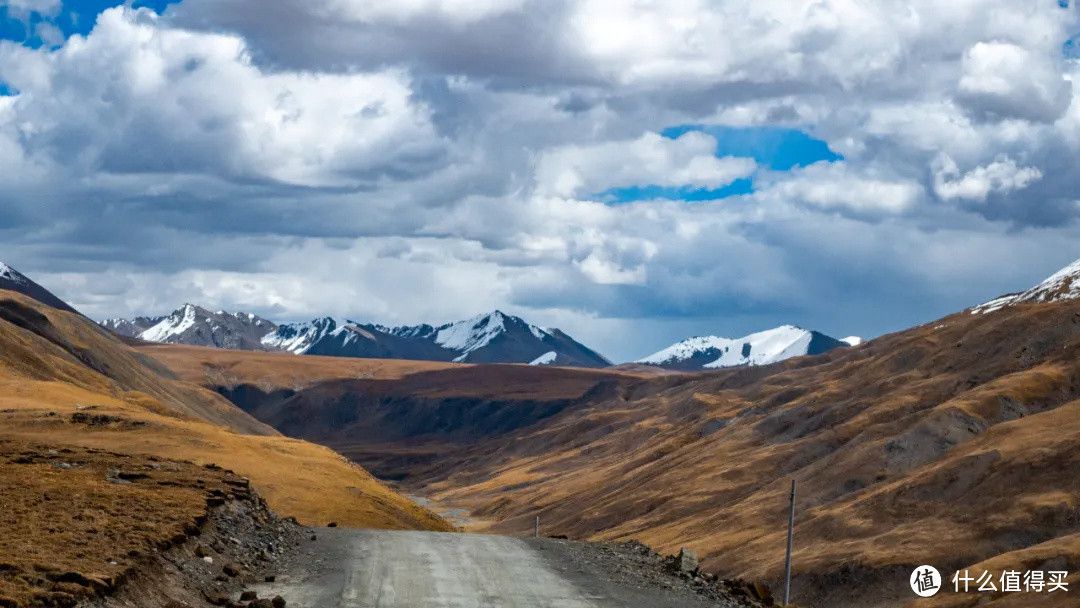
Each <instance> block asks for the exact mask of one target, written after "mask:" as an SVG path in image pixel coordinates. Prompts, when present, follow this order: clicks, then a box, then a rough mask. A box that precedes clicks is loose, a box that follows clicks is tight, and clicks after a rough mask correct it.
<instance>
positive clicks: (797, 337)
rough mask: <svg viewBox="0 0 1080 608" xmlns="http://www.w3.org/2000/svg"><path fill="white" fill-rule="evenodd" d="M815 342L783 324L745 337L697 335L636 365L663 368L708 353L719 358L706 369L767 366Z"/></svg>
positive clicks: (803, 351)
mask: <svg viewBox="0 0 1080 608" xmlns="http://www.w3.org/2000/svg"><path fill="white" fill-rule="evenodd" d="M813 339H814V335H813V333H812V332H810V331H807V330H805V329H802V328H801V327H795V326H794V325H784V326H781V327H777V328H776V329H770V330H767V331H762V332H758V333H755V334H750V335H749V336H746V337H744V338H734V339H732V338H723V337H720V336H700V337H696V338H690V339H688V340H683V341H682V342H678V343H676V344H673V345H671V346H669V347H667V348H665V349H664V350H661V351H659V352H657V353H654V354H652V355H650V356H648V357H645V358H644V359H639V360H638V361H637V362H638V363H643V364H645V365H664V364H671V363H678V362H680V361H686V360H688V359H692V358H694V357H696V356H699V355H702V354H707V353H711V354H713V355H716V354H717V353H719V356H718V357H717V358H716V359H714V360H713V361H710V362H709V363H706V364H705V365H704V367H705V368H708V369H716V368H721V367H738V366H742V365H769V364H771V363H776V362H778V361H783V360H784V359H790V358H791V357H798V356H802V355H805V354H806V353H807V352H808V351H809V349H810V342H811V341H812V340H813Z"/></svg>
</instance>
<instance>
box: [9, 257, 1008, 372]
mask: <svg viewBox="0 0 1080 608" xmlns="http://www.w3.org/2000/svg"><path fill="white" fill-rule="evenodd" d="M0 288H2V289H10V290H12V291H18V292H19V293H23V294H24V295H27V296H30V297H32V298H34V299H35V300H38V301H39V302H42V303H44V304H46V305H48V306H51V307H54V308H58V309H61V310H66V311H69V312H75V310H74V309H73V308H72V307H70V306H69V305H68V304H67V303H65V302H64V301H63V300H61V299H60V298H58V297H57V296H55V295H53V294H52V293H51V292H49V291H48V290H47V289H45V288H44V287H42V286H40V285H38V284H37V283H34V282H33V281H31V280H30V279H29V278H27V277H26V276H25V275H23V274H22V273H20V272H18V271H17V270H15V269H14V268H11V267H10V266H7V265H4V264H0ZM1020 295H1022V294H1020ZM100 325H101V326H102V327H104V328H106V329H108V330H110V331H112V332H113V333H115V334H118V335H120V336H124V337H127V338H133V339H139V340H144V341H147V342H157V343H165V344H187V345H191V346H208V347H215V348H225V349H234V350H254V351H259V350H261V351H272V352H273V351H286V352H290V353H293V354H299V355H326V356H337V357H358V358H369V359H409V360H427V361H450V362H455V363H519V364H530V365H554V366H566V367H590V368H602V367H608V366H610V365H611V362H610V361H609V360H608V359H606V358H605V357H604V356H603V355H601V354H600V353H598V352H597V351H596V350H594V349H591V348H589V347H587V346H585V345H583V344H582V343H580V342H578V341H577V340H575V339H574V338H573V337H571V336H569V335H568V334H566V333H565V332H563V331H561V330H559V329H554V328H543V327H539V326H537V325H533V324H531V323H528V322H527V321H525V320H524V319H522V318H520V317H516V316H513V315H508V314H505V313H503V312H502V311H498V310H496V311H494V312H490V313H486V314H481V315H477V316H475V317H472V318H470V319H465V320H462V321H456V322H453V323H446V324H443V325H438V326H435V325H429V324H421V325H405V326H397V327H388V326H385V325H378V324H373V323H361V322H357V321H352V320H348V319H335V318H332V317H322V318H319V319H314V320H311V321H305V322H300V323H283V324H278V323H275V322H273V321H270V320H268V319H265V318H263V317H260V316H258V315H255V314H251V313H245V312H227V311H223V310H219V311H211V310H209V309H207V308H203V307H201V306H197V305H195V304H184V305H183V306H181V307H180V308H178V309H176V310H175V311H173V312H172V313H170V314H168V315H162V316H138V317H134V318H130V319H125V318H112V319H106V320H104V321H101V323H100ZM859 342H861V339H859V338H854V337H852V338H846V339H845V340H837V339H835V338H832V337H830V336H827V335H825V334H822V333H820V332H816V331H811V330H805V329H802V328H799V327H795V326H792V325H785V326H782V327H778V328H775V329H771V330H767V331H763V332H758V333H755V334H751V335H749V336H746V337H744V338H735V339H731V338H722V337H717V336H704V337H696V338H689V339H687V340H683V341H681V342H678V343H676V344H673V345H672V346H669V347H668V348H665V349H663V350H661V351H659V352H657V353H655V354H653V355H650V356H649V357H646V358H644V359H641V360H639V361H637V363H639V364H642V365H649V366H653V367H657V368H663V369H668V370H675V371H701V370H709V369H718V368H725V367H739V366H744V365H768V364H771V363H777V362H779V361H783V360H785V359H789V358H791V357H799V356H804V355H817V354H822V353H825V352H828V351H829V350H832V349H834V348H841V347H845V346H849V345H854V344H857V343H859Z"/></svg>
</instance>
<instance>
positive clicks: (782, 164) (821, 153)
mask: <svg viewBox="0 0 1080 608" xmlns="http://www.w3.org/2000/svg"><path fill="white" fill-rule="evenodd" d="M691 131H700V132H703V133H708V134H709V135H711V136H713V137H714V138H716V142H717V145H716V156H717V157H718V158H723V157H726V156H735V157H743V158H752V159H754V160H755V161H756V162H757V163H758V166H759V167H760V168H762V169H768V170H771V171H790V170H792V169H794V168H796V167H806V166H809V165H812V164H814V163H817V162H835V161H838V160H843V157H842V156H840V155H839V154H836V153H835V152H833V151H832V150H831V149H829V144H828V142H826V141H824V140H821V139H815V138H814V137H812V136H811V135H809V134H808V133H807V132H806V131H803V130H800V129H793V128H788V127H730V126H715V125H714V126H710V125H682V126H677V127H671V128H668V129H664V131H663V132H662V135H663V136H664V137H667V138H670V139H676V138H678V137H679V136H681V135H684V134H686V133H689V132H691ZM753 192H754V179H753V177H749V178H742V179H738V180H735V181H734V182H732V183H731V184H730V185H728V186H724V187H722V188H692V187H680V188H672V187H664V186H657V185H653V184H643V185H639V186H633V187H628V188H611V189H609V190H606V191H604V192H602V193H600V194H599V195H597V196H598V197H599V198H600V199H601V200H605V201H609V202H613V203H626V202H631V201H640V200H651V199H659V198H667V199H677V200H684V201H688V202H699V201H709V200H719V199H723V198H728V197H730V196H738V195H746V194H752V193H753Z"/></svg>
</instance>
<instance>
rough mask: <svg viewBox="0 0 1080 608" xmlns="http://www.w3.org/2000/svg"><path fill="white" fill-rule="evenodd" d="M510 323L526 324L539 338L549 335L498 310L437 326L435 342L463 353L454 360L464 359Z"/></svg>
mask: <svg viewBox="0 0 1080 608" xmlns="http://www.w3.org/2000/svg"><path fill="white" fill-rule="evenodd" d="M510 324H521V325H524V326H525V327H527V328H528V330H529V332H530V333H531V334H532V335H533V336H534V337H536V338H537V339H539V340H543V339H544V338H545V337H546V336H548V335H549V334H548V332H547V331H545V330H543V329H541V328H539V327H536V326H535V325H529V324H528V323H525V322H524V321H523V320H521V319H519V318H517V317H512V316H509V315H507V314H505V313H503V312H502V311H501V310H496V311H495V312H490V313H487V314H482V315H477V316H475V317H473V318H471V319H466V320H464V321H457V322H455V323H447V324H446V325H443V326H440V327H437V328H435V329H434V332H435V343H436V344H438V345H439V346H442V347H443V348H446V349H449V350H454V351H457V352H459V353H461V354H460V355H459V356H458V357H457V358H455V359H454V361H464V360H465V359H466V358H467V357H468V355H469V353H471V352H473V351H475V350H478V349H481V348H483V347H485V346H487V345H488V344H490V343H491V341H492V340H494V339H495V338H496V337H498V336H499V335H500V334H502V333H505V332H506V331H508V330H509V327H508V325H510Z"/></svg>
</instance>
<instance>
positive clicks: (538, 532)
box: [533, 515, 540, 538]
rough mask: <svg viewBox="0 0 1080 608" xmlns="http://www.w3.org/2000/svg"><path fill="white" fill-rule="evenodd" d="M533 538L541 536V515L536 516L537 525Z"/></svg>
mask: <svg viewBox="0 0 1080 608" xmlns="http://www.w3.org/2000/svg"><path fill="white" fill-rule="evenodd" d="M533 538H540V516H539V515H537V516H536V527H535V528H533Z"/></svg>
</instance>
